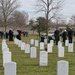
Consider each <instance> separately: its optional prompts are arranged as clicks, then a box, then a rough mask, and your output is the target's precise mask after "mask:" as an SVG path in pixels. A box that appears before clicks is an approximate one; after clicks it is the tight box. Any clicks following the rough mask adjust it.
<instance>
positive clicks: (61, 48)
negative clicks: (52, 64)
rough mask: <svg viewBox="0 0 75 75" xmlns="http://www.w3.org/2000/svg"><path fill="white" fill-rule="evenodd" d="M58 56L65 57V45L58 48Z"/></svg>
mask: <svg viewBox="0 0 75 75" xmlns="http://www.w3.org/2000/svg"><path fill="white" fill-rule="evenodd" d="M58 57H64V47H59V49H58Z"/></svg>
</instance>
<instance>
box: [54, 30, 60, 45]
mask: <svg viewBox="0 0 75 75" xmlns="http://www.w3.org/2000/svg"><path fill="white" fill-rule="evenodd" d="M59 33H60V31H59V30H58V29H56V30H55V31H54V37H55V43H56V45H58V42H59V40H60V36H59Z"/></svg>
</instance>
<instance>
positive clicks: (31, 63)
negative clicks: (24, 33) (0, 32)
mask: <svg viewBox="0 0 75 75" xmlns="http://www.w3.org/2000/svg"><path fill="white" fill-rule="evenodd" d="M30 39H38V37H37V36H33V35H29V37H28V38H26V37H22V41H24V42H25V43H28V44H30ZM1 42H2V40H1V39H0V75H4V68H3V60H2V47H1ZM7 44H8V47H9V50H10V52H11V53H12V61H13V62H16V63H17V75H57V61H59V60H65V61H68V62H69V75H75V44H74V52H68V47H66V46H64V48H65V56H64V57H58V49H57V46H56V45H54V46H53V52H52V53H48V66H39V54H40V48H39V47H37V58H30V54H26V53H25V51H24V50H21V49H20V48H19V47H18V46H17V45H15V44H14V42H9V41H8V40H7ZM33 46H34V45H31V47H33Z"/></svg>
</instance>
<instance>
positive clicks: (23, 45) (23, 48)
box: [21, 42, 25, 50]
mask: <svg viewBox="0 0 75 75" xmlns="http://www.w3.org/2000/svg"><path fill="white" fill-rule="evenodd" d="M21 50H25V43H24V42H22V43H21Z"/></svg>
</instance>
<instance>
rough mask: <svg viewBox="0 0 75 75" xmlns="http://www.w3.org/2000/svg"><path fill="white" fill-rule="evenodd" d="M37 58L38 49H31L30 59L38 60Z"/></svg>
mask: <svg viewBox="0 0 75 75" xmlns="http://www.w3.org/2000/svg"><path fill="white" fill-rule="evenodd" d="M36 57H37V51H36V47H31V51H30V58H36Z"/></svg>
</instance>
